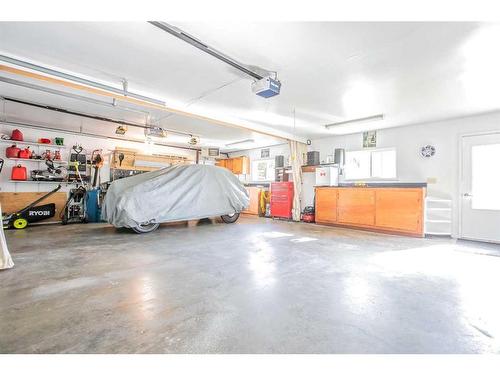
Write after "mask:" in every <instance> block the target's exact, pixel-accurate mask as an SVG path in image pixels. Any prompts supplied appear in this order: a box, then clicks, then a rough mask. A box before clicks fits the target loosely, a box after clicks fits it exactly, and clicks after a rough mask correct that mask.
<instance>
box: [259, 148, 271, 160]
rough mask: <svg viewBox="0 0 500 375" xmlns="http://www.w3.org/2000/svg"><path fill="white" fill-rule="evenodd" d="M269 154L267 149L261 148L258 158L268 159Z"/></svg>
mask: <svg viewBox="0 0 500 375" xmlns="http://www.w3.org/2000/svg"><path fill="white" fill-rule="evenodd" d="M270 154H271V153H270V149H268V148H263V149H261V150H260V158H261V159H266V158H268V157H269V155H270Z"/></svg>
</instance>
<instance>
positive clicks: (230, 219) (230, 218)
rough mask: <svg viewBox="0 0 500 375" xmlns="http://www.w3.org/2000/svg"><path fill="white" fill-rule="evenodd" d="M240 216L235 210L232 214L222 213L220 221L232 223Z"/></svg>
mask: <svg viewBox="0 0 500 375" xmlns="http://www.w3.org/2000/svg"><path fill="white" fill-rule="evenodd" d="M239 217H240V213H239V212H235V213H234V214H229V215H222V216H221V217H220V218H221V219H222V221H223V222H224V223H226V224H231V223H234V222H235V221H236V220H238V218H239Z"/></svg>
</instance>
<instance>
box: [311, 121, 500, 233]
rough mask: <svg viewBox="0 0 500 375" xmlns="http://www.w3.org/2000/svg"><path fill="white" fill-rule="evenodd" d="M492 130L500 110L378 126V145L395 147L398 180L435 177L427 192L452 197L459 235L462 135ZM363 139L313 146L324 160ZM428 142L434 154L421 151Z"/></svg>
mask: <svg viewBox="0 0 500 375" xmlns="http://www.w3.org/2000/svg"><path fill="white" fill-rule="evenodd" d="M493 130H496V131H498V130H500V113H499V112H496V113H491V114H485V115H480V116H473V117H464V118H460V119H454V120H447V121H438V122H432V123H426V124H419V125H412V126H404V127H398V128H391V129H383V130H379V131H378V132H377V147H380V148H384V147H395V148H396V154H397V176H398V179H399V180H401V181H408V182H427V180H428V179H429V178H435V179H436V183H430V184H429V185H428V195H431V196H436V197H441V198H447V199H452V200H453V213H454V215H453V233H454V235H455V236H457V234H458V207H459V188H460V184H459V165H460V163H459V155H460V154H459V150H460V146H459V145H460V138H461V135H463V134H470V133H476V132H485V131H493ZM362 141H363V136H362V133H357V134H350V135H344V136H336V137H329V138H323V139H317V140H313V141H312V145H311V146H310V149H311V150H315V151H319V152H320V160H323V159H325V158H326V156H327V155H331V154H332V153H333V149H334V148H345V149H346V150H361V149H362V148H363V146H362ZM425 145H433V146H435V147H436V154H435V155H434V156H433V157H431V158H424V157H422V156H421V155H420V148H421V147H422V146H425ZM499 165H500V160H499Z"/></svg>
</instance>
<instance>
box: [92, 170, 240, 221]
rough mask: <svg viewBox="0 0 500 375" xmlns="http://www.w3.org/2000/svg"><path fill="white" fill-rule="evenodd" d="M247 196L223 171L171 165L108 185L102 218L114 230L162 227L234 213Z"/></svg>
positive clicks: (236, 182)
mask: <svg viewBox="0 0 500 375" xmlns="http://www.w3.org/2000/svg"><path fill="white" fill-rule="evenodd" d="M248 204H249V195H248V192H247V190H246V189H245V187H244V186H243V184H242V183H241V182H240V181H239V180H238V178H237V177H236V176H235V175H234V174H232V173H231V172H230V171H229V170H227V169H226V168H221V167H216V166H213V165H202V164H193V165H174V166H171V167H168V168H163V169H160V170H157V171H153V172H147V173H142V174H139V175H136V176H132V177H127V178H123V179H120V180H116V181H114V182H112V183H111V185H110V187H109V189H108V191H107V193H106V196H105V198H104V204H103V207H102V218H103V219H104V220H106V221H107V222H108V223H110V224H113V225H114V226H115V227H127V228H134V227H137V226H138V225H140V224H142V223H145V222H156V223H165V222H172V221H182V220H194V219H202V218H206V217H213V216H220V215H228V214H233V213H238V212H240V211H242V210H243V209H245V208H246V207H247V206H248Z"/></svg>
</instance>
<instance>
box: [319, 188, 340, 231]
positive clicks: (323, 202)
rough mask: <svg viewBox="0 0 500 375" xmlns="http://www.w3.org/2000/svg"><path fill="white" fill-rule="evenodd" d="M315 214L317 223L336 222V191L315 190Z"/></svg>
mask: <svg viewBox="0 0 500 375" xmlns="http://www.w3.org/2000/svg"><path fill="white" fill-rule="evenodd" d="M315 210H316V212H315V219H316V222H317V223H335V222H336V221H337V189H332V188H317V189H316V209H315Z"/></svg>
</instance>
